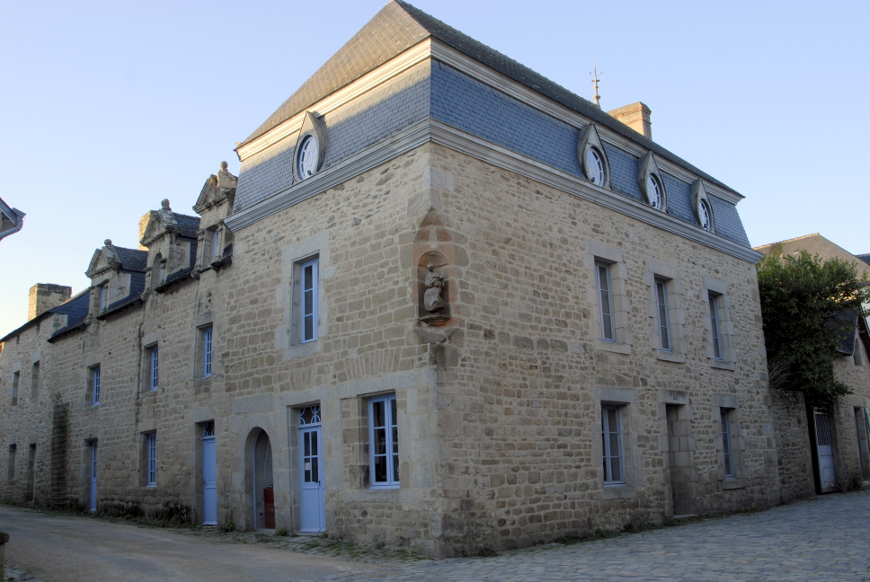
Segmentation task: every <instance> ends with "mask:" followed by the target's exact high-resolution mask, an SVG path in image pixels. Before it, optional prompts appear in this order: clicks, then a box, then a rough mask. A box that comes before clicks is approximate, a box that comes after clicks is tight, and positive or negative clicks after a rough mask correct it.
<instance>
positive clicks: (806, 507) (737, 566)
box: [335, 491, 870, 582]
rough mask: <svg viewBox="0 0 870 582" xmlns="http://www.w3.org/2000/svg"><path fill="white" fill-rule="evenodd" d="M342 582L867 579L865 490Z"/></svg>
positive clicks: (869, 536) (869, 516)
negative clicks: (384, 581) (616, 535)
mask: <svg viewBox="0 0 870 582" xmlns="http://www.w3.org/2000/svg"><path fill="white" fill-rule="evenodd" d="M335 579H337V580H341V582H358V581H359V582H362V581H368V580H387V581H393V582H446V581H451V582H489V581H493V582H495V581H498V582H532V581H536V582H537V581H562V580H566V581H567V580H578V581H580V580H582V581H584V582H599V581H602V582H603V581H605V580H606V581H608V582H628V581H631V582H639V581H647V580H649V581H658V580H668V581H672V582H677V581H679V582H707V581H716V582H722V581H727V582H775V581H780V580H787V581H789V582H796V581H804V580H806V581H810V580H812V581H823V582H852V581H856V582H870V492H867V491H865V492H860V493H848V494H843V495H827V496H824V497H819V498H816V499H812V500H809V501H804V502H801V503H796V504H794V505H785V506H780V507H776V508H774V509H771V510H768V511H763V512H758V513H751V514H743V515H735V516H731V517H727V518H722V519H710V520H704V521H700V522H695V523H690V524H687V525H683V526H680V527H671V528H667V529H660V530H653V531H647V532H644V533H638V534H631V535H623V536H620V537H617V538H611V539H605V540H599V541H593V542H585V543H580V544H574V545H561V544H549V545H546V546H539V547H536V548H530V549H526V550H519V551H515V552H506V553H504V554H502V555H499V556H497V557H493V558H460V559H451V560H439V561H427V562H420V563H417V564H405V565H401V566H397V567H395V568H394V569H393V572H392V573H391V574H390V575H387V576H384V574H383V573H377V574H374V573H370V574H363V575H358V574H356V575H355V574H345V575H340V576H336V577H335Z"/></svg>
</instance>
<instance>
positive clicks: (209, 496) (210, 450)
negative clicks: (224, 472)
mask: <svg viewBox="0 0 870 582" xmlns="http://www.w3.org/2000/svg"><path fill="white" fill-rule="evenodd" d="M202 525H217V454H216V451H215V438H214V422H207V423H205V425H204V426H203V430H202Z"/></svg>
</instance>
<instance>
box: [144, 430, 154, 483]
mask: <svg viewBox="0 0 870 582" xmlns="http://www.w3.org/2000/svg"><path fill="white" fill-rule="evenodd" d="M145 486H146V487H157V431H154V432H149V433H145Z"/></svg>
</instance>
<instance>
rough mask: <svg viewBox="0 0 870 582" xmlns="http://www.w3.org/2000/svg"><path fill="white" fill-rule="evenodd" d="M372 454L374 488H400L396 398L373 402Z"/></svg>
mask: <svg viewBox="0 0 870 582" xmlns="http://www.w3.org/2000/svg"><path fill="white" fill-rule="evenodd" d="M369 455H370V474H371V486H372V487H398V486H399V429H398V424H397V419H396V395H395V394H390V395H388V396H380V397H378V398H372V399H371V400H369Z"/></svg>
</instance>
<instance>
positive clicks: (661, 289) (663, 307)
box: [653, 277, 674, 352]
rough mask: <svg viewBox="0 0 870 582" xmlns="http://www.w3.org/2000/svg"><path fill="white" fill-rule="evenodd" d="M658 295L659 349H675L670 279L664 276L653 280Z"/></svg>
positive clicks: (670, 350) (668, 350)
mask: <svg viewBox="0 0 870 582" xmlns="http://www.w3.org/2000/svg"><path fill="white" fill-rule="evenodd" d="M653 283H654V285H655V297H656V318H657V321H658V332H659V333H658V337H659V346H660V347H659V349H660V350H662V351H665V352H673V351H674V343H673V340H672V339H671V321H670V320H671V317H670V306H669V304H668V281H667V279H664V278H662V277H656V278H655V279H654V280H653Z"/></svg>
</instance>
